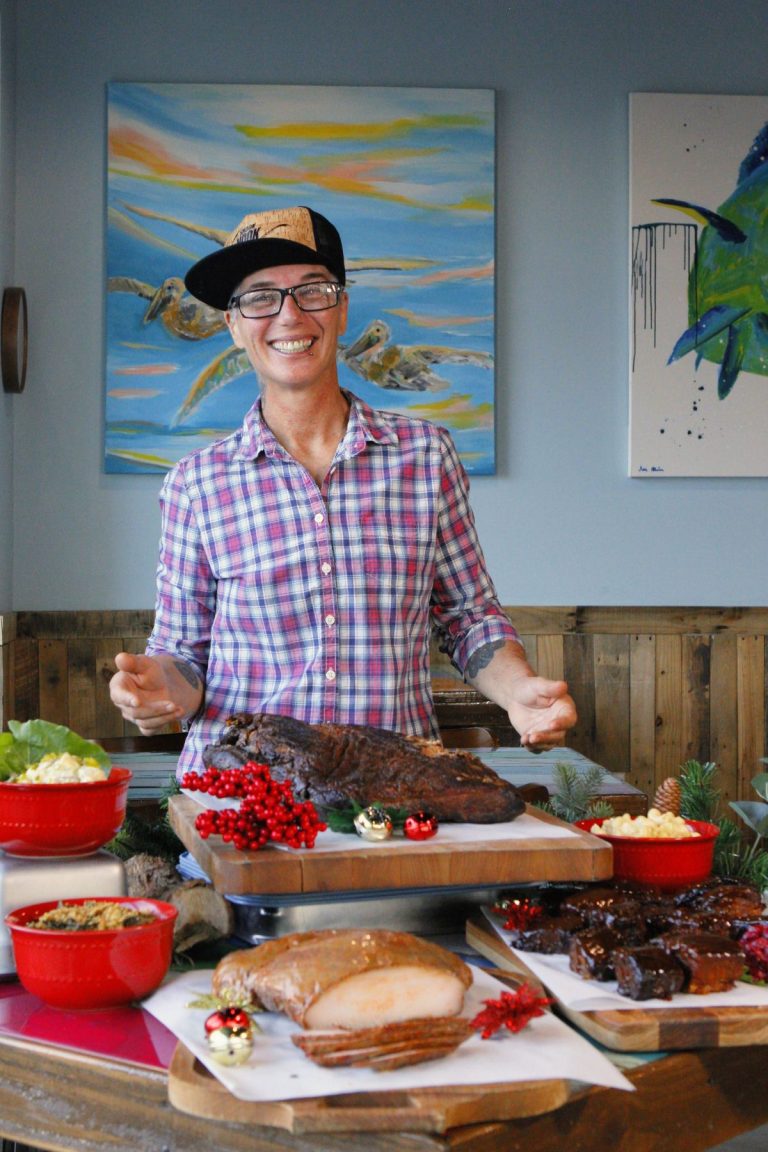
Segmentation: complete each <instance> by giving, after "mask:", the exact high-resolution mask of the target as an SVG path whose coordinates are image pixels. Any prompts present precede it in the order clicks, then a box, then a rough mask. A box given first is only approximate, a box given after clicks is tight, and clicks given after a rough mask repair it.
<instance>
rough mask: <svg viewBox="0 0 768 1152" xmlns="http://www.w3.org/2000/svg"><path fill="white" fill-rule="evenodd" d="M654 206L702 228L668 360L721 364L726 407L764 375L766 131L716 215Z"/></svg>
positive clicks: (681, 206) (767, 352)
mask: <svg viewBox="0 0 768 1152" xmlns="http://www.w3.org/2000/svg"><path fill="white" fill-rule="evenodd" d="M655 203H656V204H660V205H667V206H668V207H670V208H674V209H676V210H678V211H681V212H684V213H686V214H687V215H689V216H692V217H693V218H694V219H695V220H697V221H698V222H700V223H701V224H702V225H703V228H702V229H701V232H700V234H699V237H698V243H697V250H696V258H695V261H694V264H693V267H692V269H691V272H690V276H689V280H688V313H689V320H690V326H689V327H688V328H687V329H686V331H685V332H683V333H682V335H681V336H680V338H679V340H678V341H677V343H676V344H675V347H674V348H673V350H672V352H671V354H670V357H669V360H670V362H673V361H675V360H679V359H680V357H681V356H686V355H688V354H689V353H694V354H695V355H696V357H697V360H702V359H704V360H709V361H711V362H713V363H715V364H719V365H720V371H719V373H718V378H717V394H718V396H719V397H720V399H725V397H726V396H728V395H729V393H730V392H731V390H732V389H733V387H734V385H735V384H736V381H737V379H738V376H739V373H740V372H742V371H744V372H756V373H758V374H759V375H761V376H766V375H768V123H766V124H764V125H763V127H762V128H761V129H760V131H759V133H758V134H757V136H756V137H755V140H754V142H753V144H752V146H751V147H750V149H749V151H748V152H747V154H746V156H745V157H744V159H743V160H742V162H741V165H740V167H739V171H738V177H737V180H736V188H735V189H734V191H733V193H732V194H731V195H730V196H729V197H728V199H727V200H725V201H724V202H723V203H722V204H721V205H720V206H719V207H718V208H717V209H716V210H713V209H711V208H709V207H706V206H702V205H699V204H691V203H688V202H686V201H684V200H676V199H673V198H665V197H659V198H657V199H656V200H655Z"/></svg>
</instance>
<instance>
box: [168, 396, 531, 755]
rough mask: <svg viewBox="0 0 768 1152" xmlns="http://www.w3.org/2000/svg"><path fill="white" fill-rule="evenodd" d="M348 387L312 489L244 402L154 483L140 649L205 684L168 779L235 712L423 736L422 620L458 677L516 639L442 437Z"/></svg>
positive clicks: (425, 654) (257, 408) (433, 730)
mask: <svg viewBox="0 0 768 1152" xmlns="http://www.w3.org/2000/svg"><path fill="white" fill-rule="evenodd" d="M348 398H349V400H350V403H351V410H350V416H349V421H348V426H347V431H346V434H345V436H344V438H343V440H342V441H341V443H340V444H339V446H338V449H337V451H336V455H335V457H334V460H333V462H332V464H331V467H330V469H329V472H328V475H327V476H326V478H325V481H324V483H323V486H322V489H319V488H318V487H317V485H316V484H315V482H314V480H313V479H312V478H311V476H310V475H309V473H308V472H307V471H306V470H305V469H304V468H303V467H302V466H301V465H299V464H298V463H297V462H296V461H295V460H294V459H293V458H292V457H291V456H289V455H288V453H287V452H286V451H285V450H284V449H283V448H282V447H281V445H280V444H279V443H278V442H277V441H276V439H275V437H274V436H273V435H272V433H271V431H270V429H269V428H268V427H267V425H266V423H265V422H264V421H263V420H262V418H261V405H260V401H257V402H256V404H255V405H254V406H253V408H252V409H251V410H250V411H249V413H248V414H247V416H246V417H245V420H244V422H243V425H242V427H241V428H240V429H239V430H238V431H237V432H235V433H233V434H232V435H231V436H229V437H227V438H226V439H224V440H221V441H219V442H218V443H216V444H213V445H210V446H209V447H206V448H204V449H202V450H201V451H198V452H194V453H191V454H190V455H189V456H187V457H185V458H184V459H182V460H181V461H180V462H179V463H178V464H177V465H176V466H175V467H174V468H172V469H171V471H170V472H169V473H168V475H167V477H166V479H165V481H164V484H163V487H162V491H161V494H160V504H161V509H162V538H161V545H160V559H159V565H158V577H157V603H156V617H155V625H154V629H153V631H152V635H151V637H150V640H149V643H148V646H147V651H148V652H149V653H158V652H168V653H172V654H174V655H176V656H179V657H182V658H183V659H184V660H186V661H188V662H189V663H190V664H192V665H193V666H194V668H195V669H196V671H197V672H198V673H199V675H200V678H201V679H202V681H203V683H204V684H205V697H204V702H203V705H202V707H201V709H200V712H199V713H198V715H197V716H196V717H195V718H194V720H193V721H192V723H191V726H190V732H189V735H188V737H187V740H186V745H185V748H184V752H183V754H182V757H181V760H180V763H179V771H180V772H183V771H185V770H187V769H191V770H200V767H201V763H200V754H201V752H202V749H203V747H204V746H205V745H206V744H208V743H210V742H212V741H215V740H217V739H218V737H219V735H220V733H221V730H222V724H223V722H224V720H226V718H227V717H228V716H230V715H231V714H232V713H233V712H238V711H253V712H259V711H264V712H275V713H280V714H283V715H291V716H295V717H296V718H298V719H300V720H304V721H307V722H309V723H319V722H321V721H326V722H333V723H343V724H370V725H374V726H376V727H379V728H389V729H394V730H396V731H400V732H406V733H413V734H417V735H430V736H436V735H437V725H436V722H435V717H434V709H433V702H432V694H431V687H430V671H429V644H430V626H431V625H434V626H435V627H436V628H437V630H438V634H439V636H440V642H441V646H442V647H443V648H444V649H445V650H446V651H447V652H448V653H449V655H450V657H451V660H452V661H453V662H454V664H455V665H456V667H457V668H458V669H459V670H460V671H462V672H463V670H464V668H465V667H466V664H467V661H468V659H469V657H470V656H471V655H472V653H473V652H474V651H475V650H476V649H477V648H479V647H481V646H482V645H484V644H487V643H488V642H490V641H493V640H497V639H504V638H517V633H516V632H515V630H514V628H513V627H512V625H511V624H510V622H509V620H508V619H507V617H506V615H505V614H504V612H503V609H502V608H501V606H500V604H499V602H498V599H497V597H496V593H495V591H494V588H493V585H492V583H491V580H490V577H489V576H488V573H487V572H486V568H485V564H484V561H483V557H482V553H481V550H480V546H479V543H478V540H477V535H476V532H475V527H474V521H473V517H472V512H471V509H470V507H469V503H468V483H467V478H466V475H465V473H464V469H463V467H462V465H461V463H460V461H459V458H458V455H457V453H456V449H455V447H454V445H453V442H452V440H451V438H450V436H449V435H448V433H447V432H446V431H445V430H444V429H441V428H439V427H437V426H435V425H434V424H431V423H428V422H426V421H423V420H415V419H412V418H410V417H404V416H398V415H394V414H392V413H388V412H380V411H376V410H374V409H372V408H369V407H368V406H367V405H366V404H364V403H363V402H362V401H360V400H358V399H357V398H356V397H354V396H351V395H349V396H348Z"/></svg>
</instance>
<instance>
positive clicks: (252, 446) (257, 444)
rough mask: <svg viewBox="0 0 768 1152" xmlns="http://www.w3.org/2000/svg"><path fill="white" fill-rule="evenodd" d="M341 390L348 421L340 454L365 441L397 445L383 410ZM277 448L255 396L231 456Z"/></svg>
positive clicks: (355, 449) (271, 452)
mask: <svg viewBox="0 0 768 1152" xmlns="http://www.w3.org/2000/svg"><path fill="white" fill-rule="evenodd" d="M343 392H344V395H345V396H346V397H347V399H348V400H349V421H348V423H347V431H346V433H345V435H344V440H343V441H342V445H341V452H342V454H343V455H345V456H346V455H349V456H355V455H357V453H358V452H362V451H363V449H364V448H365V445H366V443H374V444H397V442H398V437H397V432H396V431H395V429H394V428H393V427H392V425H391V424H390V422H389V421H388V420H387V417H386V413H384V412H380V411H378V410H377V409H376V408H371V406H370V405H369V404H366V403H365V401H364V400H361V399H360V398H359V397H358V396H355V395H354V394H353V393H352V392H348V391H347V390H346V389H343ZM277 451H278V443H277V441H276V440H275V437H274V435H273V434H272V431H271V430H270V428H269V426H268V425H267V423H266V421H265V420H264V417H263V416H262V412H261V396H259V397H257V399H256V401H255V403H254V404H253V405H252V406H251V408H249V410H248V412H247V413H246V415H245V419H244V420H243V424H242V427H241V429H240V443H239V445H238V447H237V451H236V452H235V456H236V458H237V459H240V460H254V459H255V458H256V457H257V456H259V455H260V454H261V453H262V452H263V453H264V455H265V456H274V455H275V454H276V453H277Z"/></svg>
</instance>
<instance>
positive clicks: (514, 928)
mask: <svg viewBox="0 0 768 1152" xmlns="http://www.w3.org/2000/svg"><path fill="white" fill-rule="evenodd" d="M493 911H494V912H495V913H496V915H497V916H501V917H503V918H504V924H503V927H504V928H505V929H506V930H507V931H508V932H524V931H525V930H526V928H530V926H531V924H533V922H534V921H535V920H538V918H539V917H540V916H541V913H542V908H541V905H540V904H534V903H533V902H532V901H530V900H526V899H523V900H503V901H502V902H501V904H497V905H496V906H495V907H494V909H493Z"/></svg>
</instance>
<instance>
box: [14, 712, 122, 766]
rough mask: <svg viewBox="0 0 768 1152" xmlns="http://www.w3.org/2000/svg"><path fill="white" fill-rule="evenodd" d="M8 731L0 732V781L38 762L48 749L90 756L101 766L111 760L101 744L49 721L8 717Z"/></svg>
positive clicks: (54, 751) (107, 764) (109, 763)
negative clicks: (22, 720) (21, 722)
mask: <svg viewBox="0 0 768 1152" xmlns="http://www.w3.org/2000/svg"><path fill="white" fill-rule="evenodd" d="M8 728H9V729H10V731H8V732H0V780H10V779H13V777H14V776H18V775H20V773H22V772H23V771H24V770H25V769H26V768H28V767H29V766H30V764H37V762H38V761H39V760H41V759H42V758H43V756H46V755H47V754H48V753H49V752H53V753H55V754H56V755H61V754H62V753H63V752H69V753H71V755H72V756H82V757H86V756H91V757H93V759H94V760H96V762H97V763H98V764H101V765H102V766H103V767H104V768H107V769H108V768H109V767H110V766H111V760H110V758H109V756H108V755H107V753H106V752H105V751H104V749H103V748H102V747H101V745H99V744H96V743H95V742H94V741H93V740H85V739H83V737H82V736H78V735H77V733H76V732H73V731H72V729H71V728H66V727H65V726H64V725H63V724H50V723H49V722H48V721H47V720H25V721H24V723H23V724H20V723H19V722H18V720H9V721H8Z"/></svg>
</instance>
